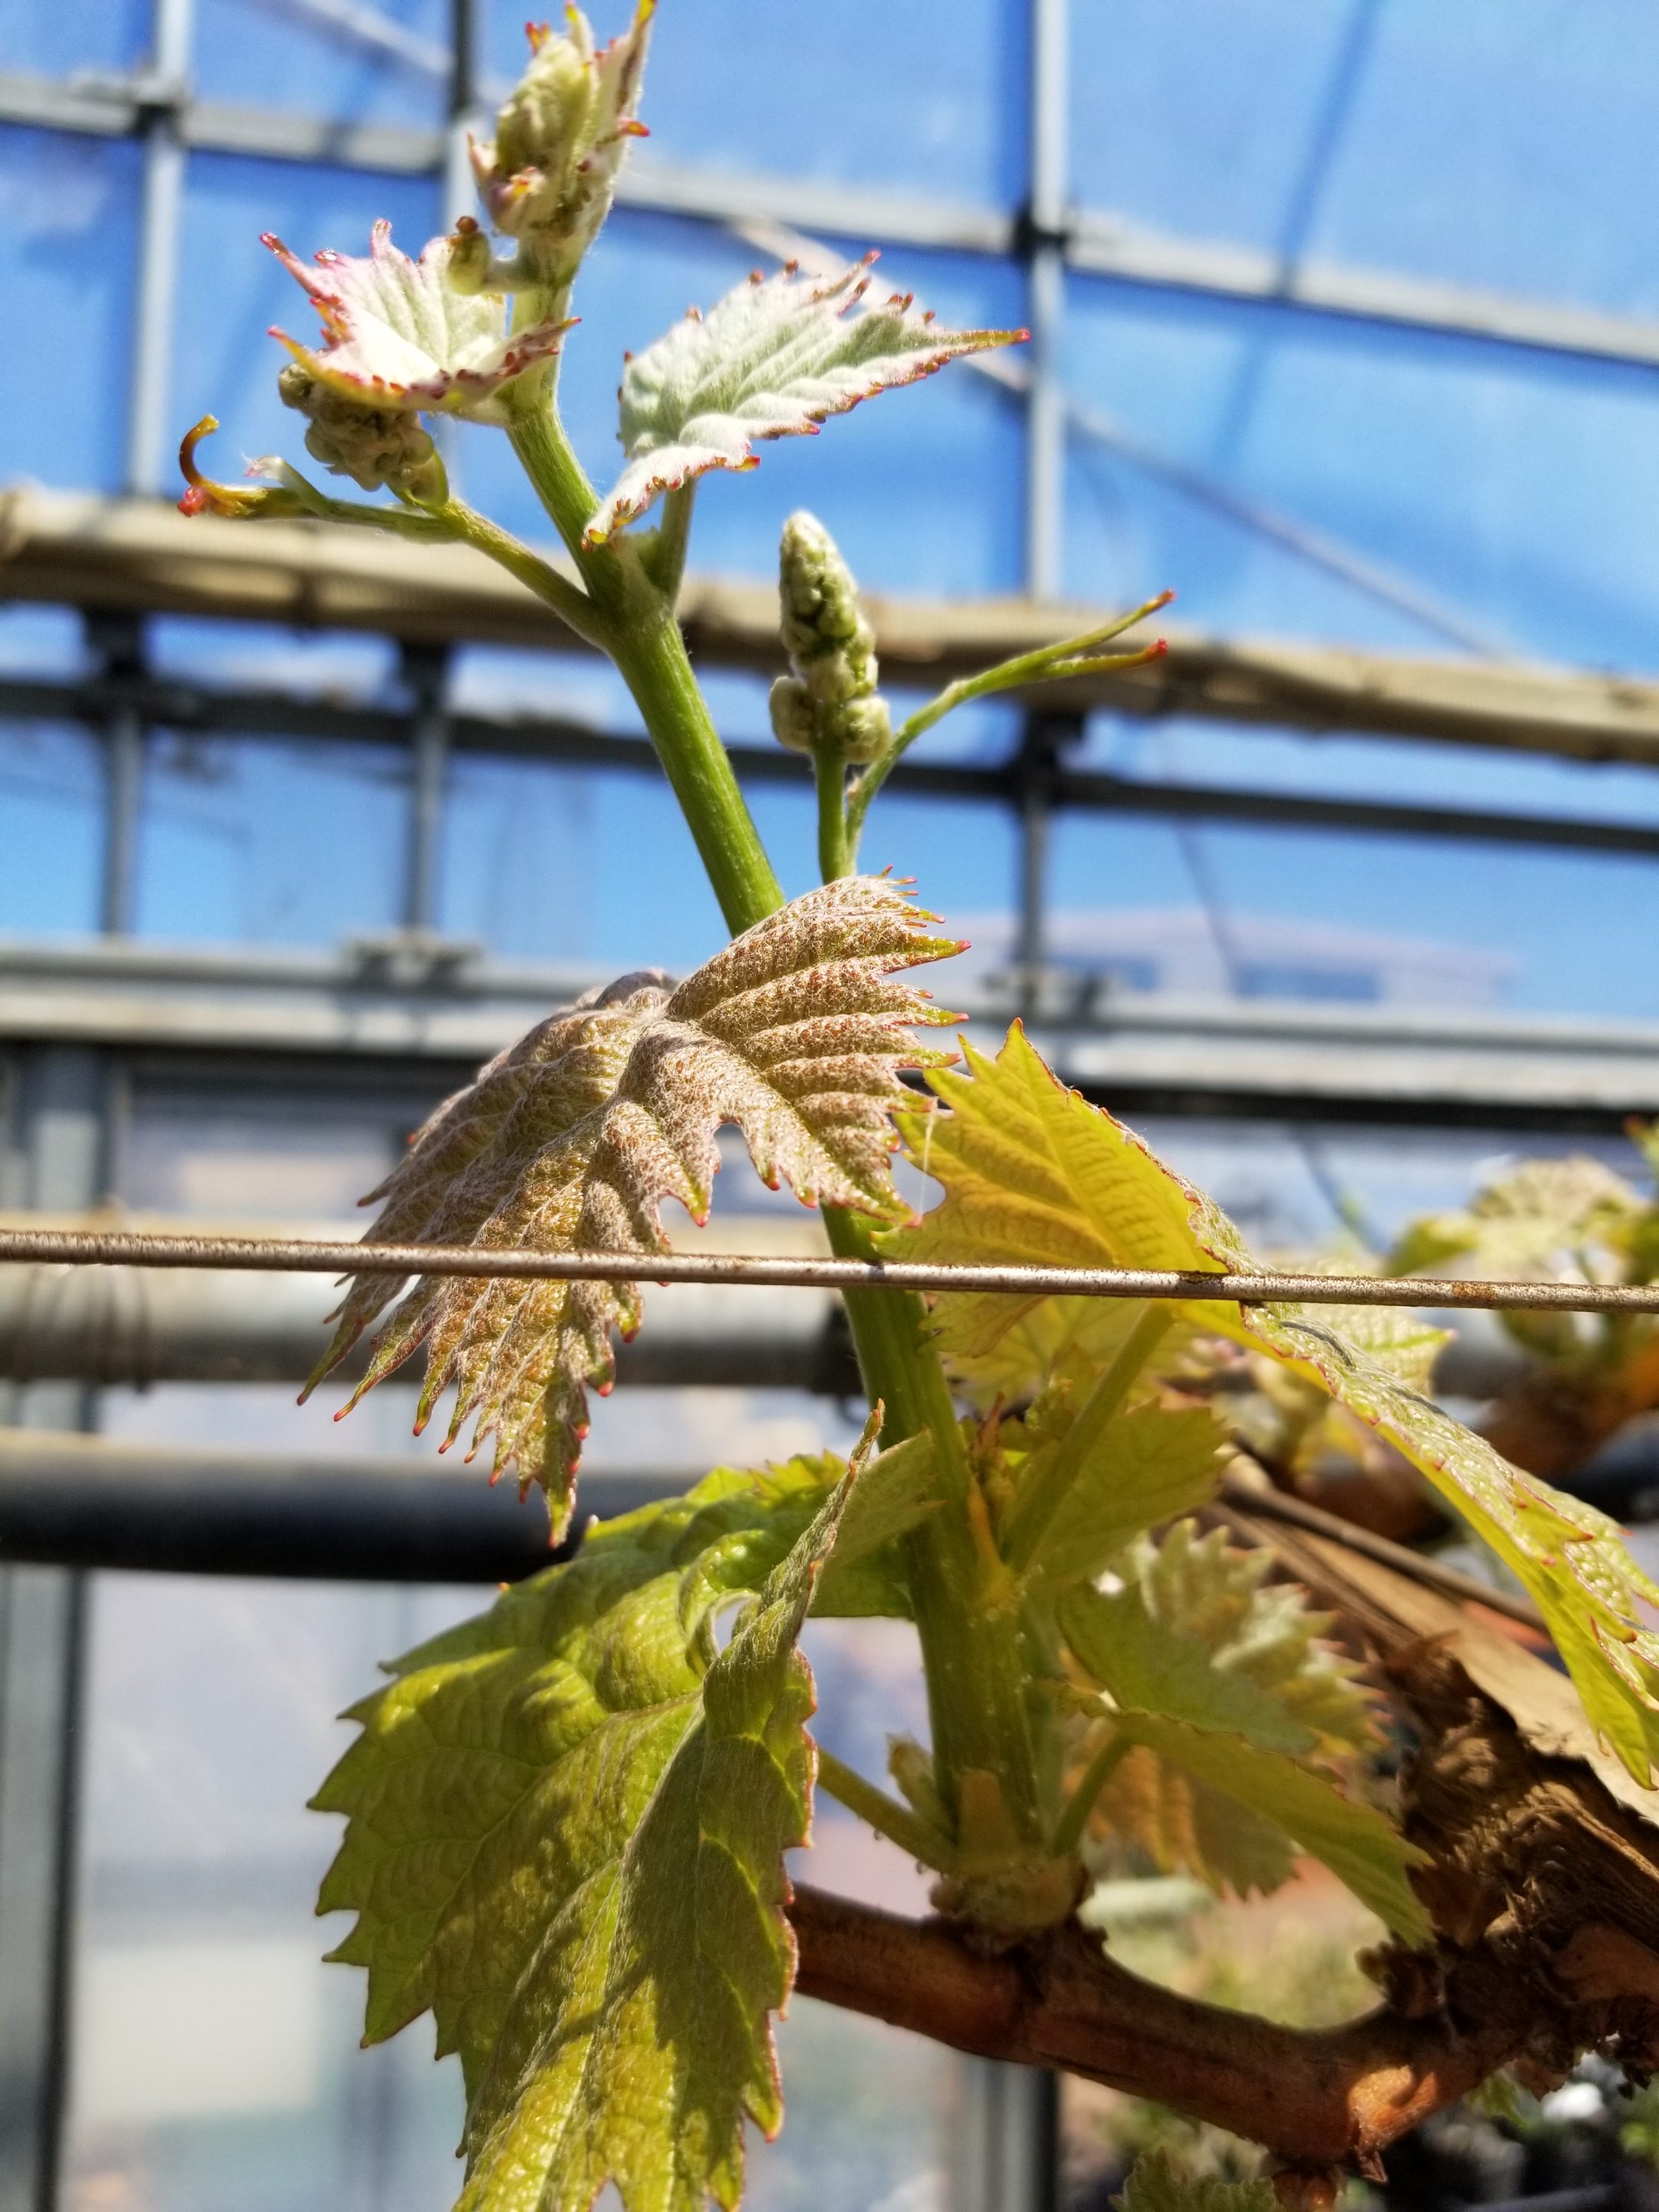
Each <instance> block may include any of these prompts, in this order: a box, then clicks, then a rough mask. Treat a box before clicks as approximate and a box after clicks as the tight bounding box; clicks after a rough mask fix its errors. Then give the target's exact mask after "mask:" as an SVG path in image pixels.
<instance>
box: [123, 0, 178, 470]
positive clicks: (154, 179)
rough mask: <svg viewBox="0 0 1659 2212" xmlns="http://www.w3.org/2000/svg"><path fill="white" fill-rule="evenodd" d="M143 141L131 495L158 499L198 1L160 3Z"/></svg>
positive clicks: (168, 433) (166, 434)
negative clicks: (183, 124)
mask: <svg viewBox="0 0 1659 2212" xmlns="http://www.w3.org/2000/svg"><path fill="white" fill-rule="evenodd" d="M194 13H195V0H155V18H154V28H153V32H152V36H151V40H150V65H149V72H148V74H147V76H146V79H145V99H144V102H143V123H142V126H141V127H142V137H143V149H144V160H143V184H142V185H141V187H140V196H139V210H138V288H137V305H136V307H135V310H134V314H133V331H132V369H131V386H130V389H129V398H128V413H127V456H126V464H127V465H126V475H127V489H128V490H129V491H133V492H149V493H155V492H159V491H160V490H161V488H162V486H163V484H164V483H165V482H166V480H167V470H168V467H169V464H170V447H171V445H172V442H173V439H172V428H171V422H170V415H169V410H170V407H171V404H172V374H171V372H172V366H173V321H174V309H175V307H176V305H177V301H178V290H179V217H180V214H181V211H182V207H183V202H184V192H185V145H184V140H183V138H182V137H181V135H180V132H179V110H180V107H181V106H182V105H183V102H184V101H185V98H186V97H187V94H188V89H189V77H190V62H191V51H190V50H191V28H192V20H193V17H194Z"/></svg>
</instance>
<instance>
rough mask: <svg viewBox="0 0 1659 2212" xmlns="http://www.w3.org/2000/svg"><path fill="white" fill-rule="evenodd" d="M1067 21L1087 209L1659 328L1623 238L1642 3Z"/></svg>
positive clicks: (1642, 52)
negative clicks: (1616, 315)
mask: <svg viewBox="0 0 1659 2212" xmlns="http://www.w3.org/2000/svg"><path fill="white" fill-rule="evenodd" d="M1074 12H1075V16H1076V29H1075V33H1074V36H1075V52H1076V61H1077V67H1076V70H1075V72H1074V76H1073V129H1074V139H1073V144H1074V174H1075V179H1076V188H1077V192H1078V197H1079V199H1081V200H1082V201H1083V202H1084V203H1085V204H1096V205H1101V206H1109V207H1112V208H1115V209H1117V210H1121V212H1123V213H1125V214H1127V215H1129V216H1133V217H1135V218H1136V219H1138V220H1139V221H1140V222H1145V223H1147V224H1150V225H1152V226H1155V227H1158V228H1164V229H1165V230H1171V231H1184V232H1188V233H1192V234H1198V235H1200V236H1204V237H1211V238H1225V239H1229V240H1237V241H1238V242H1239V243H1241V244H1245V245H1249V246H1259V247H1261V248H1264V249H1266V250H1267V251H1269V252H1273V253H1274V254H1277V255H1280V256H1284V257H1285V258H1295V257H1297V256H1302V255H1309V256H1312V257H1316V258H1326V259H1346V260H1348V261H1351V262H1357V263H1362V264H1370V265H1372V266H1382V267H1387V268H1391V269H1399V270H1409V271H1412V272H1413V273H1420V274H1421V275H1424V276H1433V277H1437V278H1441V279H1446V280H1450V281H1452V282H1461V283H1468V284H1472V285H1480V286H1486V287H1491V288H1493V289H1504V290H1509V291H1512V292H1516V293H1522V294H1531V295H1538V296H1541V297H1545V298H1565V299H1571V300H1575V301H1583V302H1585V303H1586V304H1589V305H1593V306H1596V307H1606V308H1611V309H1616V310H1620V311H1623V312H1626V313H1638V314H1651V313H1653V312H1654V311H1655V308H1656V307H1659V276H1656V273H1655V270H1654V267H1653V261H1652V256H1651V254H1650V252H1648V251H1647V250H1646V247H1645V245H1644V241H1643V240H1642V237H1641V227H1640V226H1639V225H1633V224H1632V222H1631V221H1630V219H1629V209H1630V206H1631V195H1632V180H1633V179H1635V178H1636V177H1638V176H1639V175H1640V174H1641V173H1643V171H1644V166H1645V163H1646V161H1647V159H1648V146H1649V140H1650V96H1649V87H1650V82H1651V76H1652V69H1653V62H1654V39H1655V29H1654V22H1653V17H1652V14H1651V11H1650V10H1649V9H1645V8H1644V7H1643V6H1642V5H1641V4H1640V0H1612V4H1609V5H1607V6H1604V7H1601V8H1599V9H1595V10H1592V11H1589V12H1588V13H1587V12H1586V11H1585V10H1583V9H1577V8H1574V7H1572V6H1571V0H1472V4H1470V5H1468V6H1465V7H1462V8H1458V9H1452V10H1448V9H1444V8H1440V7H1437V6H1436V5H1435V4H1434V0H1401V4H1391V5H1389V6H1388V7H1383V6H1381V5H1378V4H1376V0H1348V4H1346V5H1344V6H1342V7H1340V8H1336V7H1331V8H1322V7H1310V6H1308V5H1306V4H1305V3H1304V0H1267V4H1266V5H1262V6H1257V7H1253V8H1250V9H1238V8H1235V7H1232V6H1230V5H1229V4H1228V0H1197V4H1195V5H1194V6H1191V7H1187V8H1181V9H1170V8H1165V7H1161V6H1159V5H1158V4H1157V0H1130V4H1129V5H1127V6H1116V7H1112V8H1110V9H1108V8H1106V7H1104V6H1101V5H1098V4H1086V0H1085V4H1080V5H1079V6H1078V7H1077V9H1075V11H1074ZM1541 55H1547V56H1548V57H1549V65H1548V67H1547V68H1541V67H1540V66H1539V58H1540V56H1541ZM1540 149H1547V154H1546V155H1544V156H1543V158H1541V150H1540Z"/></svg>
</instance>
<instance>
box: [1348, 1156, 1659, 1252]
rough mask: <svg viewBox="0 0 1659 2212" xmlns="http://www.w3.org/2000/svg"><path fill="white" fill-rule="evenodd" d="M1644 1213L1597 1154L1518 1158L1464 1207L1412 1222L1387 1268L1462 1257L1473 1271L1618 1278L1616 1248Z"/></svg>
mask: <svg viewBox="0 0 1659 2212" xmlns="http://www.w3.org/2000/svg"><path fill="white" fill-rule="evenodd" d="M1646 1211H1647V1209H1646V1207H1645V1206H1644V1205H1643V1203H1642V1200H1640V1199H1639V1198H1638V1196H1637V1194H1636V1193H1635V1192H1634V1191H1633V1190H1632V1188H1631V1187H1630V1185H1629V1184H1628V1183H1627V1182H1626V1181H1625V1179H1624V1177H1623V1176H1618V1175H1615V1174H1614V1173H1613V1170H1612V1169H1611V1168H1609V1167H1606V1166H1604V1165H1603V1164H1602V1163H1601V1161H1600V1160H1594V1159H1588V1158H1583V1157H1582V1156H1580V1157H1575V1158H1567V1159H1563V1160H1524V1161H1522V1164H1521V1165H1520V1166H1519V1167H1518V1168H1516V1170H1515V1171H1514V1173H1513V1174H1510V1175H1506V1176H1499V1177H1498V1179H1497V1180H1496V1181H1495V1182H1490V1183H1488V1184H1487V1185H1486V1188H1484V1189H1483V1190H1481V1191H1480V1192H1479V1193H1478V1194H1476V1196H1475V1198H1474V1201H1473V1202H1472V1203H1471V1204H1470V1205H1468V1206H1462V1207H1458V1208H1456V1209H1455V1210H1454V1211H1452V1212H1447V1213H1434V1214H1429V1215H1426V1216H1425V1218H1423V1219H1422V1220H1420V1221H1416V1222H1413V1224H1412V1225H1411V1226H1410V1227H1409V1228H1408V1229H1407V1231H1406V1232H1405V1234H1404V1236H1402V1237H1401V1238H1400V1240H1399V1242H1398V1243H1396V1244H1395V1248H1394V1249H1393V1250H1392V1251H1391V1252H1390V1253H1389V1256H1388V1260H1387V1261H1386V1263H1385V1265H1386V1270H1387V1273H1389V1274H1391V1275H1415V1274H1419V1273H1427V1272H1429V1271H1431V1270H1434V1269H1438V1268H1441V1267H1446V1266H1447V1264H1448V1263H1449V1261H1454V1260H1468V1261H1471V1262H1472V1263H1473V1266H1472V1269H1471V1272H1473V1273H1477V1274H1486V1275H1517V1274H1518V1275H1535V1276H1540V1277H1542V1278H1545V1279H1549V1278H1552V1277H1564V1278H1569V1279H1588V1278H1591V1277H1593V1278H1595V1279H1598V1280H1606V1279H1614V1280H1616V1279H1618V1276H1619V1274H1620V1272H1621V1271H1620V1267H1619V1265H1618V1255H1619V1250H1620V1245H1621V1244H1622V1243H1623V1242H1624V1241H1625V1239H1626V1237H1627V1236H1628V1234H1629V1231H1630V1229H1631V1227H1632V1225H1633V1224H1634V1223H1635V1222H1636V1221H1637V1220H1638V1218H1639V1217H1641V1216H1642V1215H1643V1214H1644V1213H1645V1212H1646Z"/></svg>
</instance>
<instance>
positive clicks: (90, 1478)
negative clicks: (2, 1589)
mask: <svg viewBox="0 0 1659 2212" xmlns="http://www.w3.org/2000/svg"><path fill="white" fill-rule="evenodd" d="M688 1487H689V1482H688V1481H687V1480H685V1479H684V1478H682V1477H678V1476H674V1475H667V1474H656V1473H652V1474H611V1475H605V1474H597V1475H586V1476H584V1477H583V1478H582V1481H581V1484H580V1491H579V1493H578V1494H579V1499H580V1509H579V1510H580V1512H581V1513H582V1514H583V1515H586V1514H592V1513H597V1514H599V1516H601V1517H602V1518H604V1519H607V1520H608V1519H611V1517H613V1516H615V1515H617V1514H619V1513H628V1512H631V1511H632V1510H633V1509H634V1508H635V1506H636V1505H642V1504H647V1502H648V1501H649V1500H650V1499H652V1498H666V1497H673V1496H675V1495H676V1494H677V1493H678V1492H680V1491H682V1490H684V1489H686V1488H688ZM573 1548H574V1547H572V1546H569V1545H567V1546H565V1547H562V1549H561V1550H559V1551H557V1552H555V1551H553V1550H551V1549H550V1547H549V1543H548V1521H547V1510H546V1508H545V1506H544V1504H543V1503H542V1501H541V1500H540V1498H531V1499H530V1500H529V1501H528V1502H527V1503H526V1504H520V1502H519V1495H518V1489H517V1486H516V1485H515V1484H513V1483H501V1484H497V1485H495V1486H491V1484H490V1481H489V1477H488V1475H487V1474H486V1473H485V1472H484V1471H483V1469H482V1468H476V1467H475V1468H471V1469H463V1468H455V1469H452V1468H448V1467H447V1466H441V1465H435V1464H433V1463H432V1462H430V1461H422V1460H419V1459H416V1458H415V1457H414V1456H413V1455H410V1457H408V1458H406V1459H396V1458H391V1457H382V1458H374V1459H346V1460H341V1459H330V1458H317V1459H302V1458H298V1457H294V1458H283V1457H278V1456H276V1455H272V1454H264V1453H254V1452H242V1451H234V1450H222V1451H204V1450H185V1449H175V1448H173V1446H170V1445H169V1446H140V1445H135V1444H120V1443H107V1442H106V1441H105V1440H104V1439H103V1438H101V1437H83V1436H69V1435H59V1434H57V1433H54V1432H52V1431H42V1430H38V1429H37V1430H27V1429H14V1430H0V1565H23V1564H26V1563H32V1564H47V1565H59V1566H70V1567H97V1568H109V1569H115V1570H121V1571H136V1572H139V1573H149V1574H174V1575H191V1574H199V1575H253V1576H270V1577H282V1578H293V1577H298V1578H301V1579H303V1580H306V1581H308V1582H364V1583H384V1582H392V1583H422V1582H424V1583H507V1582H518V1581H520V1580H522V1579H523V1577H525V1576H526V1575H533V1574H538V1573H539V1572H540V1571H541V1570H542V1569H543V1568H544V1567H546V1566H549V1565H552V1564H553V1562H554V1561H555V1560H556V1559H567V1558H568V1557H569V1555H570V1552H571V1550H572V1549H573Z"/></svg>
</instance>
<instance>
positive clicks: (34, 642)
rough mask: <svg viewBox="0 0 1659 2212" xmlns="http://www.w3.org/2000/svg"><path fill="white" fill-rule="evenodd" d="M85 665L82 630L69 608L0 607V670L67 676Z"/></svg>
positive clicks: (23, 604)
mask: <svg viewBox="0 0 1659 2212" xmlns="http://www.w3.org/2000/svg"><path fill="white" fill-rule="evenodd" d="M86 668H87V641H86V630H85V627H84V625H83V624H82V620H81V617H80V616H79V615H78V614H77V613H76V611H75V609H74V608H73V607H35V606H30V605H28V604H27V601H23V600H19V601H15V602H14V604H13V605H10V606H5V607H0V671H3V672H4V673H5V674H6V675H8V676H47V677H52V676H55V677H60V678H72V677H76V676H82V675H84V674H85V672H86Z"/></svg>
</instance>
